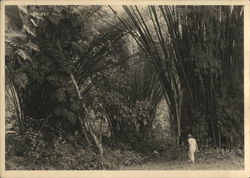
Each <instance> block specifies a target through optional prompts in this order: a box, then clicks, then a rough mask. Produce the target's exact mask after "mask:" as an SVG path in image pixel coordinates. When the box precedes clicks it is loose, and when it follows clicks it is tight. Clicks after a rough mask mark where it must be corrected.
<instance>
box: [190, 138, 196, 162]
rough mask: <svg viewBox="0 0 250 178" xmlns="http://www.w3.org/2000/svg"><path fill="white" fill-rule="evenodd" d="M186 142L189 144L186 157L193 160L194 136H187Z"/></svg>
mask: <svg viewBox="0 0 250 178" xmlns="http://www.w3.org/2000/svg"><path fill="white" fill-rule="evenodd" d="M188 144H189V151H188V157H189V159H190V160H191V161H192V162H194V159H195V158H194V153H195V151H196V144H197V143H196V140H195V139H194V138H189V139H188Z"/></svg>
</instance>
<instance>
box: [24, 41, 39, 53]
mask: <svg viewBox="0 0 250 178" xmlns="http://www.w3.org/2000/svg"><path fill="white" fill-rule="evenodd" d="M25 46H26V47H28V48H30V49H32V50H34V51H38V52H39V51H40V49H39V47H38V46H37V45H36V44H34V43H31V42H29V43H26V44H25Z"/></svg>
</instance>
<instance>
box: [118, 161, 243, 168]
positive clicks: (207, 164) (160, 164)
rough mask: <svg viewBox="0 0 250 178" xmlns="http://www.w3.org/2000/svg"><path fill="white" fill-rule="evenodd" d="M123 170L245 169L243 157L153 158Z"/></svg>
mask: <svg viewBox="0 0 250 178" xmlns="http://www.w3.org/2000/svg"><path fill="white" fill-rule="evenodd" d="M121 169H122V170H241V169H244V161H243V159H235V160H228V159H227V160H209V161H197V163H195V164H192V163H190V162H188V161H169V162H167V161H163V160H152V161H149V162H147V163H145V164H143V165H136V166H129V167H122V168H121Z"/></svg>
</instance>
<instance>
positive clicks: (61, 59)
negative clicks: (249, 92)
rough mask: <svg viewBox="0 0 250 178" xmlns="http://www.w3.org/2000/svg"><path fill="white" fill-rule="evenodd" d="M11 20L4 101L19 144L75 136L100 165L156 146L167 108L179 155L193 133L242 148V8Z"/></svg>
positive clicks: (36, 9) (11, 14) (24, 11)
mask: <svg viewBox="0 0 250 178" xmlns="http://www.w3.org/2000/svg"><path fill="white" fill-rule="evenodd" d="M5 11H6V21H7V22H8V23H6V43H5V49H6V56H5V64H6V65H5V74H6V96H8V97H10V98H11V101H12V103H13V105H14V108H15V114H16V119H17V123H18V124H17V125H18V134H20V135H22V134H24V133H25V132H26V130H27V129H28V128H32V129H34V130H36V131H42V132H43V133H44V135H47V136H46V138H47V139H48V141H51V140H52V139H53V137H54V136H55V137H56V136H59V135H64V136H65V135H69V134H73V135H75V136H78V137H80V140H81V142H83V143H84V145H85V146H86V145H87V146H89V147H92V146H93V148H94V149H95V150H96V151H97V152H98V153H99V155H100V159H102V156H103V152H104V150H103V144H111V145H114V144H117V143H119V142H123V143H129V142H131V144H133V143H135V142H136V143H137V144H138V143H140V142H142V141H146V140H148V139H150V137H151V135H152V134H151V133H152V125H153V123H154V122H155V118H156V117H157V114H156V113H157V108H158V107H159V103H160V102H161V101H162V100H164V101H165V102H166V103H167V106H166V107H167V111H168V113H169V114H168V115H169V120H170V125H171V128H172V129H173V133H172V134H173V136H174V137H175V141H176V144H177V146H178V145H179V144H180V143H181V141H182V140H183V139H184V138H185V136H186V135H187V133H193V134H194V135H197V140H198V142H199V143H201V144H204V145H205V144H206V145H211V146H215V147H234V146H239V147H242V146H243V134H244V131H243V125H244V123H243V113H244V111H243V104H244V103H243V7H240V6H233V7H230V6H213V7H212V6H143V7H141V6H123V9H122V10H121V9H120V10H117V9H116V7H112V6H105V7H103V6H25V7H17V6H6V9H5ZM208 14H209V15H208ZM97 122H98V123H99V124H96V123H97ZM105 129H106V130H108V132H110V134H111V136H110V137H106V136H104V130H105ZM48 135H49V136H48ZM51 135H53V136H51ZM105 138H106V139H105ZM107 140H108V141H107Z"/></svg>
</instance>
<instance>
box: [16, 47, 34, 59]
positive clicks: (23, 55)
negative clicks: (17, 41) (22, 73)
mask: <svg viewBox="0 0 250 178" xmlns="http://www.w3.org/2000/svg"><path fill="white" fill-rule="evenodd" d="M16 54H17V55H18V56H19V57H20V58H22V59H23V60H31V58H30V56H29V55H28V54H27V52H26V51H24V50H22V49H18V50H17V51H16Z"/></svg>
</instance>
